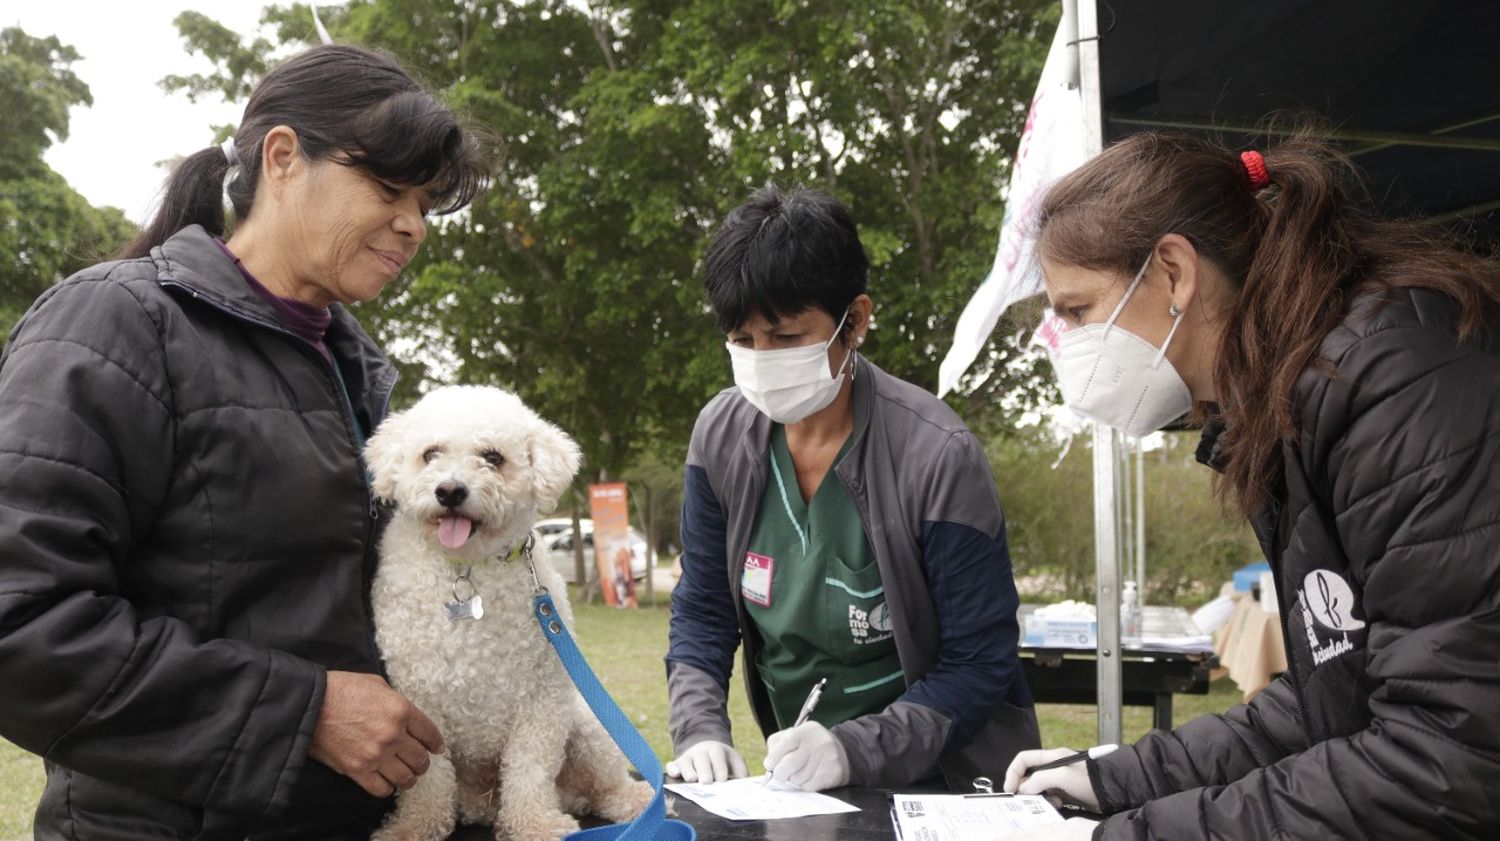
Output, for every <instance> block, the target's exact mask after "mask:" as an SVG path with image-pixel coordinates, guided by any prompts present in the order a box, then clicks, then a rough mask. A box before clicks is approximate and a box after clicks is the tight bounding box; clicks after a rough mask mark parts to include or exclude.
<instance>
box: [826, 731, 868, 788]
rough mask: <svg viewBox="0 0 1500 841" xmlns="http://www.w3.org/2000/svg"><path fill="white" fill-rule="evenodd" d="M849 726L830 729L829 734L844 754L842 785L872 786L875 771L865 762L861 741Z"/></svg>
mask: <svg viewBox="0 0 1500 841" xmlns="http://www.w3.org/2000/svg"><path fill="white" fill-rule="evenodd" d="M847 724H848V722H841V723H839V724H835V725H833V726H832V727H830V728H828V732H829V734H830V735H832V736H833V741H834V744H836V745H837V746H838V749H839V751H841V752H842V754H843V759H844V764H843V768H844V777H845V780H844V781H843V783H841V784H840V785H846V786H868V785H872V784H873V782H872V781H873V780H874V777H875V774H874V769H872V768H870V766H869V765H868V764H867V763H865V762H864V758H865V757H864V753H863V752H861V751H860V750H859V740H858V739H857V738H856V737H855V734H854V732H853V730H854V728H852V727H846V726H845V725H847Z"/></svg>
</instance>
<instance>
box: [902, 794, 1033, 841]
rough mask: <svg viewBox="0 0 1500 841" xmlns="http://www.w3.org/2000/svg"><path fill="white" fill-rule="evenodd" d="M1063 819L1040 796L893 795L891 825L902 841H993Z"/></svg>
mask: <svg viewBox="0 0 1500 841" xmlns="http://www.w3.org/2000/svg"><path fill="white" fill-rule="evenodd" d="M1062 819H1063V818H1062V815H1059V814H1058V813H1057V810H1056V809H1054V808H1052V804H1051V803H1048V802H1047V799H1046V798H1045V797H1042V796H1041V795H1037V794H1018V795H1014V796H1011V795H983V796H975V795H963V794H892V795H891V822H892V823H894V824H895V825H896V837H897V838H900V839H901V840H902V841H994V839H995V838H996V837H998V836H1000V835H1003V834H1004V833H1007V832H1012V831H1014V830H1018V829H1025V828H1026V827H1030V826H1043V825H1045V824H1051V823H1061V822H1062Z"/></svg>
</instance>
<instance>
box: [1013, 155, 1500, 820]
mask: <svg viewBox="0 0 1500 841" xmlns="http://www.w3.org/2000/svg"><path fill="white" fill-rule="evenodd" d="M1352 174H1353V173H1352V168H1350V167H1349V165H1348V164H1347V162H1346V161H1344V160H1342V159H1340V158H1339V157H1338V156H1336V155H1334V154H1333V153H1331V152H1330V151H1329V150H1328V149H1327V148H1326V147H1325V146H1323V145H1320V144H1319V143H1317V142H1316V141H1314V140H1312V139H1309V138H1307V137H1299V138H1293V139H1291V140H1289V141H1288V142H1286V143H1284V144H1282V145H1281V146H1279V147H1277V148H1275V149H1273V150H1270V151H1267V152H1266V153H1265V154H1264V156H1262V155H1261V154H1259V153H1256V152H1245V153H1242V154H1237V153H1234V152H1231V151H1229V150H1228V149H1224V148H1220V147H1217V146H1214V145H1212V144H1210V143H1208V142H1204V141H1201V140H1197V139H1194V138H1190V137H1186V136H1176V135H1166V134H1142V135H1137V136H1134V137H1131V138H1129V139H1127V140H1124V141H1122V142H1120V143H1119V144H1117V145H1115V146H1113V147H1111V148H1109V149H1107V150H1105V151H1104V153H1103V154H1101V155H1099V156H1098V157H1096V158H1095V159H1093V160H1092V161H1090V162H1088V163H1087V164H1085V165H1084V166H1083V167H1082V168H1080V169H1079V170H1078V171H1076V172H1074V173H1073V174H1071V175H1069V176H1068V177H1066V178H1064V179H1063V180H1062V181H1060V182H1059V183H1058V184H1057V185H1056V186H1055V187H1053V188H1052V190H1051V191H1050V193H1049V194H1048V196H1047V198H1046V200H1045V201H1044V203H1043V205H1042V207H1041V209H1040V214H1039V234H1040V239H1039V240H1038V254H1039V256H1040V260H1041V265H1042V271H1043V274H1044V276H1045V279H1046V286H1047V294H1048V297H1049V298H1050V300H1051V304H1052V308H1053V310H1054V312H1055V314H1056V315H1057V317H1059V318H1060V319H1061V320H1062V322H1063V325H1062V328H1063V329H1061V331H1060V332H1059V333H1056V334H1054V335H1056V336H1057V338H1056V341H1055V343H1054V344H1055V346H1054V350H1053V362H1054V365H1055V367H1056V368H1057V372H1058V378H1059V382H1060V384H1061V386H1062V392H1063V396H1064V398H1065V399H1066V400H1067V401H1068V403H1069V404H1070V405H1072V406H1074V407H1075V408H1077V409H1078V410H1079V411H1081V412H1083V413H1084V414H1086V415H1089V416H1091V417H1093V418H1095V419H1096V420H1099V421H1101V422H1104V423H1106V424H1110V425H1113V426H1116V427H1118V428H1121V429H1124V430H1126V431H1129V432H1132V433H1134V434H1143V433H1144V432H1147V431H1150V430H1152V429H1156V428H1159V427H1161V426H1163V425H1165V424H1166V423H1168V422H1170V421H1171V420H1173V419H1174V418H1175V417H1178V416H1180V415H1182V414H1185V413H1187V412H1188V411H1189V410H1190V409H1192V408H1194V407H1195V406H1196V407H1198V408H1199V409H1200V410H1201V411H1202V412H1203V413H1204V414H1205V415H1206V419H1207V423H1206V431H1205V435H1204V445H1203V446H1202V447H1201V448H1200V451H1199V457H1200V460H1203V461H1204V462H1205V463H1207V464H1208V465H1209V466H1211V467H1213V468H1214V469H1215V470H1217V471H1219V472H1220V474H1221V475H1220V478H1219V487H1220V490H1221V492H1222V493H1223V494H1224V495H1225V496H1226V498H1227V499H1228V500H1229V501H1231V502H1232V503H1233V504H1235V505H1237V506H1238V507H1239V508H1240V509H1241V510H1242V511H1243V512H1244V513H1245V514H1246V515H1248V516H1249V517H1250V518H1251V521H1252V524H1253V525H1254V526H1255V528H1256V531H1257V534H1258V536H1259V538H1260V541H1261V544H1262V547H1263V548H1264V550H1265V553H1266V557H1267V559H1268V560H1269V561H1270V563H1271V566H1272V569H1273V571H1274V574H1275V576H1276V582H1277V587H1278V596H1279V602H1280V605H1281V613H1282V616H1281V619H1282V626H1283V627H1284V628H1285V629H1286V640H1285V642H1286V649H1287V663H1288V666H1287V672H1286V674H1285V675H1284V676H1283V677H1282V678H1281V679H1279V680H1278V681H1276V682H1275V683H1273V684H1272V685H1271V686H1270V687H1269V688H1267V689H1266V690H1265V691H1263V692H1262V693H1260V694H1259V695H1258V696H1256V698H1255V699H1254V700H1253V701H1251V702H1250V703H1249V704H1247V705H1242V706H1238V707H1235V708H1233V709H1231V710H1230V711H1229V712H1228V713H1226V714H1224V715H1221V716H1206V717H1204V718H1201V719H1198V720H1196V721H1192V722H1189V723H1188V724H1186V725H1183V726H1182V727H1179V728H1177V729H1176V730H1175V731H1172V732H1170V733H1169V732H1164V731H1156V732H1153V733H1151V734H1149V735H1147V736H1146V737H1145V738H1143V739H1141V740H1140V741H1139V742H1137V743H1136V744H1135V745H1132V746H1129V747H1126V748H1123V749H1120V750H1118V751H1115V752H1114V753H1110V754H1107V755H1104V756H1102V757H1100V758H1097V759H1091V760H1089V761H1088V762H1087V763H1079V764H1077V765H1073V766H1069V767H1067V768H1063V769H1057V770H1050V771H1041V772H1038V773H1037V774H1035V775H1033V776H1030V777H1025V778H1024V781H1023V775H1024V773H1025V771H1026V769H1027V768H1029V767H1032V766H1034V765H1037V764H1039V763H1040V762H1044V761H1046V760H1048V759H1050V758H1054V757H1056V756H1058V755H1059V754H1060V753H1061V752H1059V751H1035V752H1031V753H1027V754H1022V755H1021V756H1019V757H1017V759H1016V761H1015V763H1013V764H1012V766H1011V768H1010V771H1009V774H1008V776H1007V779H1006V787H1007V788H1008V789H1009V790H1011V791H1015V790H1017V789H1018V788H1019V790H1020V791H1022V792H1038V791H1046V792H1050V793H1052V794H1055V795H1057V796H1059V797H1061V798H1064V799H1067V800H1071V801H1074V802H1076V803H1080V804H1082V805H1085V806H1087V807H1089V808H1092V809H1094V810H1096V811H1100V812H1103V813H1104V814H1107V815H1110V816H1111V817H1109V818H1107V819H1106V820H1105V821H1103V822H1102V823H1101V824H1099V825H1097V826H1095V825H1094V824H1092V823H1090V822H1082V821H1080V822H1077V823H1074V822H1069V823H1068V824H1064V825H1062V826H1059V827H1054V828H1052V829H1050V830H1048V832H1047V833H1037V834H1034V835H1027V836H1023V837H1029V838H1042V837H1046V838H1059V839H1061V838H1087V837H1090V835H1091V834H1092V835H1093V837H1095V838H1107V839H1115V838H1245V839H1251V838H1257V839H1258V838H1314V839H1320V841H1324V840H1326V839H1332V838H1364V839H1375V838H1474V839H1479V838H1495V837H1496V836H1497V834H1500V785H1497V782H1500V653H1497V652H1500V549H1497V546H1500V272H1497V268H1496V266H1494V265H1493V264H1491V263H1488V262H1486V261H1484V260H1481V259H1478V258H1475V257H1471V256H1468V255H1466V254H1464V253H1461V252H1460V251H1458V250H1455V249H1454V248H1452V247H1450V246H1449V245H1447V244H1445V243H1444V242H1442V241H1440V240H1438V239H1437V238H1435V237H1434V236H1433V234H1432V232H1431V231H1430V230H1428V229H1425V228H1422V227H1419V226H1415V225H1412V224H1407V223H1397V222H1391V221H1384V220H1380V219H1377V218H1375V217H1373V216H1371V215H1369V214H1367V213H1365V212H1363V211H1362V210H1360V209H1359V208H1358V207H1357V206H1356V205H1355V203H1354V202H1353V201H1352V200H1351V199H1350V198H1349V196H1348V195H1347V193H1346V191H1345V190H1344V189H1343V187H1341V183H1342V182H1343V180H1344V179H1345V177H1346V176H1349V175H1352Z"/></svg>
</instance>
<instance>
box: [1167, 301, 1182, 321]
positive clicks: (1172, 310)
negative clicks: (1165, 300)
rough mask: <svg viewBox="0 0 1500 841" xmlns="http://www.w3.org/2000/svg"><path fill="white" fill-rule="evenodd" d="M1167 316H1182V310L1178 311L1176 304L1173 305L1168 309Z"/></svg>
mask: <svg viewBox="0 0 1500 841" xmlns="http://www.w3.org/2000/svg"><path fill="white" fill-rule="evenodd" d="M1167 315H1170V316H1172V317H1173V318H1176V317H1177V316H1179V315H1182V310H1180V309H1178V308H1177V305H1176V304H1173V305H1171V306H1170V307H1167Z"/></svg>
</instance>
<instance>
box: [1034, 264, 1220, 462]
mask: <svg viewBox="0 0 1500 841" xmlns="http://www.w3.org/2000/svg"><path fill="white" fill-rule="evenodd" d="M1150 265H1151V258H1150V257H1149V256H1148V257H1147V258H1146V262H1145V264H1144V265H1142V266H1141V270H1140V271H1138V272H1136V273H1135V279H1134V280H1132V281H1131V282H1130V287H1129V288H1128V289H1126V290H1125V295H1124V297H1122V298H1121V299H1120V303H1119V305H1118V306H1116V307H1115V311H1114V313H1113V314H1111V315H1110V317H1109V320H1108V321H1106V322H1104V323H1103V324H1085V325H1083V326H1080V327H1074V328H1072V329H1070V330H1068V331H1067V332H1065V333H1063V334H1062V335H1061V336H1060V337H1058V339H1057V342H1056V344H1054V345H1052V346H1051V348H1050V351H1051V356H1052V367H1053V369H1054V370H1056V371H1057V385H1058V388H1059V389H1061V390H1062V396H1063V402H1065V403H1067V404H1068V408H1070V409H1072V410H1073V411H1074V412H1077V413H1078V414H1080V415H1083V416H1084V417H1086V418H1090V419H1092V420H1095V421H1098V422H1099V423H1102V424H1105V425H1106V426H1112V427H1114V428H1115V429H1118V430H1120V431H1121V432H1124V433H1125V434H1126V435H1133V436H1135V437H1137V438H1139V437H1140V436H1142V435H1149V434H1150V433H1152V432H1155V431H1156V430H1158V429H1161V428H1162V427H1163V426H1166V425H1167V424H1169V423H1171V422H1172V421H1173V420H1176V419H1177V418H1179V417H1182V416H1183V415H1184V414H1186V413H1187V411H1188V410H1189V409H1191V408H1193V397H1192V393H1191V392H1189V391H1188V387H1187V383H1185V382H1183V381H1182V377H1181V376H1180V375H1179V374H1178V373H1177V369H1176V368H1173V367H1172V363H1171V362H1168V361H1167V348H1168V347H1169V346H1170V345H1171V344H1172V336H1173V335H1174V334H1176V333H1177V327H1178V325H1180V324H1181V323H1182V314H1181V313H1179V314H1178V315H1177V318H1176V319H1175V320H1174V321H1173V322H1172V329H1171V330H1170V331H1169V332H1168V333H1167V339H1166V341H1165V342H1164V343H1163V344H1162V346H1161V348H1160V349H1158V348H1157V347H1156V346H1155V345H1153V344H1151V343H1150V342H1148V341H1146V340H1145V339H1143V338H1141V337H1140V336H1137V335H1135V334H1134V333H1132V332H1130V331H1129V330H1126V329H1125V328H1123V327H1116V326H1115V319H1117V318H1119V317H1120V312H1121V311H1122V310H1124V309H1125V304H1126V303H1127V302H1128V301H1129V300H1130V296H1131V295H1133V294H1135V290H1136V287H1138V286H1140V285H1141V278H1143V277H1145V276H1146V267H1147V266H1150Z"/></svg>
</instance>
